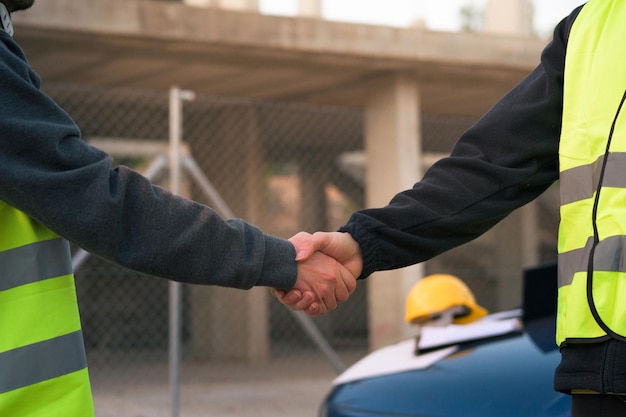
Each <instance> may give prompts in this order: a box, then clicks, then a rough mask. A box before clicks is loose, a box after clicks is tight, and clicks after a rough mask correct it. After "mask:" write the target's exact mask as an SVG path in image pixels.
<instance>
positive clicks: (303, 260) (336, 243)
mask: <svg viewBox="0 0 626 417" xmlns="http://www.w3.org/2000/svg"><path fill="white" fill-rule="evenodd" d="M289 241H290V242H291V243H293V245H294V247H295V248H296V261H298V280H299V279H300V269H301V268H307V266H308V267H309V268H310V267H311V266H312V265H317V269H318V272H315V271H313V270H311V271H310V272H312V273H314V274H320V273H322V274H324V272H323V271H332V269H328V268H329V267H331V266H332V263H331V264H328V262H330V260H329V259H328V258H325V257H322V258H320V255H321V254H324V255H330V256H332V257H333V258H336V261H337V262H339V263H340V264H341V265H342V267H343V269H336V270H335V272H334V274H335V277H339V278H341V280H342V281H343V285H341V284H337V286H336V287H335V299H334V301H336V302H344V301H346V300H347V298H348V296H349V295H350V294H352V292H354V289H355V288H356V278H357V277H358V276H359V275H360V274H361V271H362V269H363V262H362V259H361V252H360V248H359V245H358V243H357V242H356V241H355V240H354V239H352V237H351V236H350V235H349V234H348V233H323V232H318V233H315V234H314V235H310V234H308V233H305V232H301V233H298V234H296V235H295V236H293V237H292V238H291V239H289ZM324 262H325V263H326V269H322V270H320V269H319V268H320V267H321V266H322V263H324ZM307 269H308V268H307ZM345 271H347V272H348V274H346V273H345ZM332 274H333V273H331V275H332ZM322 277H323V275H318V277H317V279H318V281H319V280H320V279H321V278H322ZM328 278H331V276H329V275H326V277H325V279H323V280H322V281H320V282H318V285H320V284H321V283H323V282H325V281H327V280H328ZM344 287H345V289H347V290H348V294H346V293H345V291H344ZM271 292H272V294H273V295H274V296H275V297H276V298H277V299H278V300H279V301H280V302H281V303H283V304H285V305H287V306H289V307H290V308H292V309H294V310H304V311H305V313H306V314H308V315H312V316H315V315H321V314H324V313H325V312H327V311H330V310H329V307H330V309H334V308H335V307H336V302H333V300H332V299H328V297H326V299H325V300H324V299H323V298H322V297H321V296H320V295H319V293H315V292H314V291H308V290H303V289H302V286H301V285H298V283H296V286H294V288H293V289H291V290H289V291H282V290H277V289H272V290H271ZM320 303H321V304H320Z"/></svg>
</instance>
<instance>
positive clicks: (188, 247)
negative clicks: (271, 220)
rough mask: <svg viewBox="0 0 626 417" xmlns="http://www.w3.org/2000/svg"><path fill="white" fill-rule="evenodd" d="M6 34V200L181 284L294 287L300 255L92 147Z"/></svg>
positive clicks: (0, 170) (0, 154) (1, 138)
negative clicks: (116, 163) (43, 89)
mask: <svg viewBox="0 0 626 417" xmlns="http://www.w3.org/2000/svg"><path fill="white" fill-rule="evenodd" d="M39 87H40V80H39V77H38V76H37V75H36V74H35V73H34V72H33V71H32V69H31V68H30V67H29V65H28V64H27V62H26V58H25V57H24V55H23V53H22V51H21V50H20V48H19V47H18V46H17V45H16V44H15V43H14V42H13V41H12V39H11V38H9V37H8V36H7V35H6V34H5V33H4V32H2V31H0V200H2V201H4V202H6V203H8V204H9V205H11V206H14V207H16V208H18V209H19V210H22V211H23V212H25V213H26V214H28V215H29V216H31V217H32V218H33V219H35V220H37V221H39V222H41V223H42V224H45V225H46V226H47V227H49V228H50V229H52V230H53V231H55V232H56V233H58V234H59V235H61V236H63V237H65V238H67V239H68V240H70V241H71V242H73V243H75V244H76V245H78V246H80V247H82V248H84V249H86V250H88V251H90V252H93V253H94V254H97V255H99V256H101V257H103V258H106V259H109V260H111V261H114V262H116V263H118V264H120V265H123V266H125V267H128V268H131V269H134V270H137V271H141V272H145V273H148V274H152V275H156V276H159V277H163V278H167V279H172V280H176V281H180V282H187V283H196V284H211V285H220V286H229V287H236V288H250V287H252V286H255V285H264V286H272V287H277V288H284V289H289V288H291V287H292V286H293V285H294V283H295V280H296V276H297V266H296V262H295V250H294V248H293V246H292V245H291V244H290V243H289V242H288V241H287V240H284V239H279V238H276V237H273V236H269V235H267V234H264V233H263V232H262V231H261V230H259V229H258V228H256V227H254V226H251V225H249V224H247V223H246V222H244V221H242V220H230V221H224V220H223V219H221V218H220V216H219V215H218V214H217V213H216V212H215V211H213V210H211V209H210V208H209V207H206V206H204V205H201V204H198V203H195V202H192V201H189V200H186V199H183V198H179V197H177V196H174V195H172V194H171V193H169V192H168V191H166V190H165V189H163V188H160V187H157V186H154V185H153V184H151V183H150V182H149V181H148V180H147V179H146V178H144V177H143V176H141V175H139V174H138V173H137V172H135V171H133V170H131V169H128V168H126V167H118V168H115V169H113V168H112V159H111V158H110V157H109V156H108V155H106V154H104V153H103V152H101V151H99V150H97V149H95V148H93V147H90V146H88V145H87V144H86V143H85V142H84V141H82V140H81V139H80V132H79V129H78V128H77V126H76V125H75V123H74V122H73V121H72V119H71V118H70V117H69V116H68V115H67V114H66V113H65V112H64V111H63V110H62V109H61V108H59V107H58V106H57V105H56V104H55V103H54V102H53V101H52V100H50V99H49V98H48V97H47V96H46V95H44V94H43V93H42V92H41V91H40V88H39Z"/></svg>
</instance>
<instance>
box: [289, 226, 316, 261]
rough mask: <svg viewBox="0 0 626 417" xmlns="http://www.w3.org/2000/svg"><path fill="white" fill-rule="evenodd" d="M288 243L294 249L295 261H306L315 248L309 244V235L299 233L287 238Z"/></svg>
mask: <svg viewBox="0 0 626 417" xmlns="http://www.w3.org/2000/svg"><path fill="white" fill-rule="evenodd" d="M289 242H291V244H292V245H293V246H294V248H295V249H296V261H298V262H300V261H306V260H307V259H309V258H310V257H311V255H313V253H314V252H315V248H314V247H313V243H312V242H311V234H310V233H307V232H300V233H297V234H295V235H293V236H292V237H290V238H289Z"/></svg>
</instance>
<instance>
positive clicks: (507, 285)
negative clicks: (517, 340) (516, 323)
mask: <svg viewBox="0 0 626 417" xmlns="http://www.w3.org/2000/svg"><path fill="white" fill-rule="evenodd" d="M494 232H495V239H494V248H493V254H494V262H495V270H496V280H497V281H496V297H495V299H496V303H497V306H496V309H497V310H498V311H500V310H508V309H512V308H517V307H519V306H520V305H521V302H522V275H523V270H524V268H528V267H532V266H536V265H537V264H538V263H539V251H538V248H539V245H540V237H539V232H538V222H537V203H536V202H533V203H530V204H527V205H525V206H524V207H522V208H520V209H518V210H516V211H514V212H513V213H511V214H510V215H509V216H508V217H507V218H506V219H505V220H503V221H502V222H501V223H500V224H498V225H497V226H496V227H495V228H494Z"/></svg>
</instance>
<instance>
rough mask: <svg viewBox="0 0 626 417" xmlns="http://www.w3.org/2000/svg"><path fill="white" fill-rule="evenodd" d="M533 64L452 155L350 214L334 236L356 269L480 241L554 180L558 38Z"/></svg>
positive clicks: (562, 34) (559, 35) (561, 34)
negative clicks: (350, 248) (355, 246)
mask: <svg viewBox="0 0 626 417" xmlns="http://www.w3.org/2000/svg"><path fill="white" fill-rule="evenodd" d="M571 21H573V18H572V19H571V20H570V21H568V22H567V23H566V24H563V25H561V26H560V27H559V28H558V29H557V31H556V32H555V39H554V41H553V42H552V43H551V44H550V45H549V46H548V47H547V48H546V50H545V51H544V54H543V55H542V60H541V64H540V65H539V66H538V68H537V69H536V70H535V71H533V72H532V73H531V74H530V75H529V76H528V77H527V78H526V79H525V80H523V81H522V82H521V83H520V84H519V85H518V86H516V87H515V88H514V89H513V90H512V91H511V92H509V93H508V94H507V95H506V96H505V97H504V98H503V99H502V100H501V101H500V102H499V103H497V104H496V105H495V106H494V107H493V108H492V109H491V110H490V111H489V112H488V113H487V114H486V115H485V116H484V117H483V118H481V119H480V120H479V121H478V122H477V123H476V124H475V125H474V126H472V127H471V128H470V129H469V130H468V131H467V132H465V133H464V134H463V135H462V136H461V137H460V138H459V141H458V143H457V145H456V146H455V148H454V150H453V152H452V154H451V155H450V157H448V158H444V159H442V160H441V161H439V162H438V163H436V164H434V165H433V167H431V168H430V169H429V170H428V171H427V172H426V174H425V175H424V178H423V179H422V181H420V182H418V183H417V184H415V186H414V187H413V188H411V189H409V190H406V191H404V192H401V193H399V194H397V195H396V196H395V197H394V198H393V199H392V200H391V202H390V203H389V204H388V205H387V206H386V207H383V208H378V209H366V210H361V211H359V212H357V213H355V214H354V215H353V216H352V217H351V219H350V220H349V222H348V223H347V224H346V225H345V226H344V227H342V228H341V229H340V230H341V231H344V232H348V233H350V234H351V235H352V237H353V238H354V239H355V240H356V241H357V242H358V243H359V246H360V248H361V251H362V256H363V261H364V269H363V273H362V275H361V276H362V277H366V276H368V275H369V274H371V273H372V272H374V271H377V270H385V269H394V268H400V267H403V266H407V265H411V264H415V263H418V262H422V261H425V260H427V259H430V258H432V257H434V256H436V255H438V254H440V253H442V252H444V251H446V250H449V249H451V248H454V247H456V246H458V245H460V244H463V243H465V242H468V241H470V240H472V239H474V238H476V237H477V236H479V235H481V234H482V233H484V232H485V231H487V230H488V229H489V228H491V227H492V226H493V225H495V224H496V223H498V222H499V221H500V220H502V219H503V218H504V217H506V216H507V215H508V214H509V213H511V212H512V211H513V210H515V209H516V208H518V207H521V206H522V205H524V204H526V203H528V202H529V201H531V200H532V199H534V198H536V197H537V196H538V195H540V194H541V193H542V192H543V191H545V189H546V188H547V187H549V186H550V184H552V183H553V182H554V181H555V180H556V179H557V178H558V143H559V134H560V125H561V110H562V76H563V67H564V57H565V45H566V34H567V33H568V32H569V25H571Z"/></svg>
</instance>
